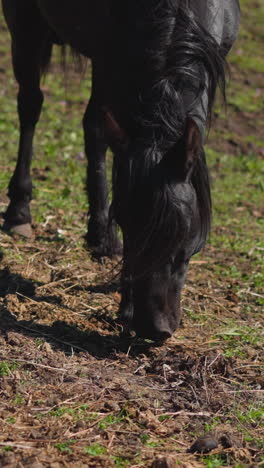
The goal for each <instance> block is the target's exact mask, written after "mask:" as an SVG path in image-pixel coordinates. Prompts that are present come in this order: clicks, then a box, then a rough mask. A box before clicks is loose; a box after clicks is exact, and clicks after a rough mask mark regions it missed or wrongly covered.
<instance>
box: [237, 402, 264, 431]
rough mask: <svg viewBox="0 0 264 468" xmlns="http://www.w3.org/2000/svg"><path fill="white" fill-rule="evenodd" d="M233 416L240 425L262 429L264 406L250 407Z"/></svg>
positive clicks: (263, 425) (263, 424)
mask: <svg viewBox="0 0 264 468" xmlns="http://www.w3.org/2000/svg"><path fill="white" fill-rule="evenodd" d="M235 415H236V417H237V418H238V420H239V421H240V422H241V423H242V424H245V423H249V424H250V425H253V426H255V427H264V405H263V406H261V405H258V406H252V407H251V408H249V409H248V410H247V411H244V410H243V411H238V410H237V411H235Z"/></svg>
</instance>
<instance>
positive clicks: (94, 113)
mask: <svg viewBox="0 0 264 468" xmlns="http://www.w3.org/2000/svg"><path fill="white" fill-rule="evenodd" d="M83 128H84V139H85V152H86V156H87V159H88V169H87V194H88V201H89V221H88V232H87V236H86V238H87V242H88V245H89V247H91V248H92V250H93V251H94V253H95V254H96V255H98V256H112V255H115V254H121V253H122V246H121V242H120V241H119V239H118V236H117V228H116V224H115V222H114V220H113V219H111V217H109V201H108V184H107V177H106V150H107V147H108V144H107V142H106V138H105V132H104V121H103V113H102V110H101V103H100V100H99V99H98V98H97V89H96V78H95V72H93V91H92V96H91V99H90V102H89V104H88V106H87V109H86V112H85V115H84V119H83Z"/></svg>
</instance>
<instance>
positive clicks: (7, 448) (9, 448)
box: [2, 445, 13, 452]
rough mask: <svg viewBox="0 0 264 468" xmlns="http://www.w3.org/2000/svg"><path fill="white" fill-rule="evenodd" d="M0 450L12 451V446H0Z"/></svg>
mask: <svg viewBox="0 0 264 468" xmlns="http://www.w3.org/2000/svg"><path fill="white" fill-rule="evenodd" d="M2 450H3V451H4V452H12V451H13V447H11V446H10V445H5V446H4V447H2Z"/></svg>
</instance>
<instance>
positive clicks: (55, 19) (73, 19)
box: [37, 0, 108, 57]
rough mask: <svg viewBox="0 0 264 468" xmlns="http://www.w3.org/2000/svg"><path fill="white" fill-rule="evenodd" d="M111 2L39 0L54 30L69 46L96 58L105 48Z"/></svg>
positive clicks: (44, 14)
mask: <svg viewBox="0 0 264 468" xmlns="http://www.w3.org/2000/svg"><path fill="white" fill-rule="evenodd" d="M107 3H108V2H107V0H96V1H94V0H56V1H54V0H37V5H38V7H39V9H40V11H41V13H42V15H43V16H44V17H45V19H46V21H47V22H48V24H49V25H50V27H51V28H52V29H53V30H54V32H55V33H56V34H57V36H58V37H59V39H61V40H62V41H63V42H65V43H66V44H70V45H71V46H72V47H73V48H75V49H76V50H77V51H78V52H80V53H82V54H83V55H86V56H87V57H93V56H95V55H97V54H98V53H100V52H101V51H102V48H103V44H104V42H105V41H104V38H105V34H106V28H107Z"/></svg>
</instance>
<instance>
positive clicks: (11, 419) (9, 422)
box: [6, 416, 16, 424]
mask: <svg viewBox="0 0 264 468" xmlns="http://www.w3.org/2000/svg"><path fill="white" fill-rule="evenodd" d="M6 423H7V424H16V418H14V417H13V416H8V418H6Z"/></svg>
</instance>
